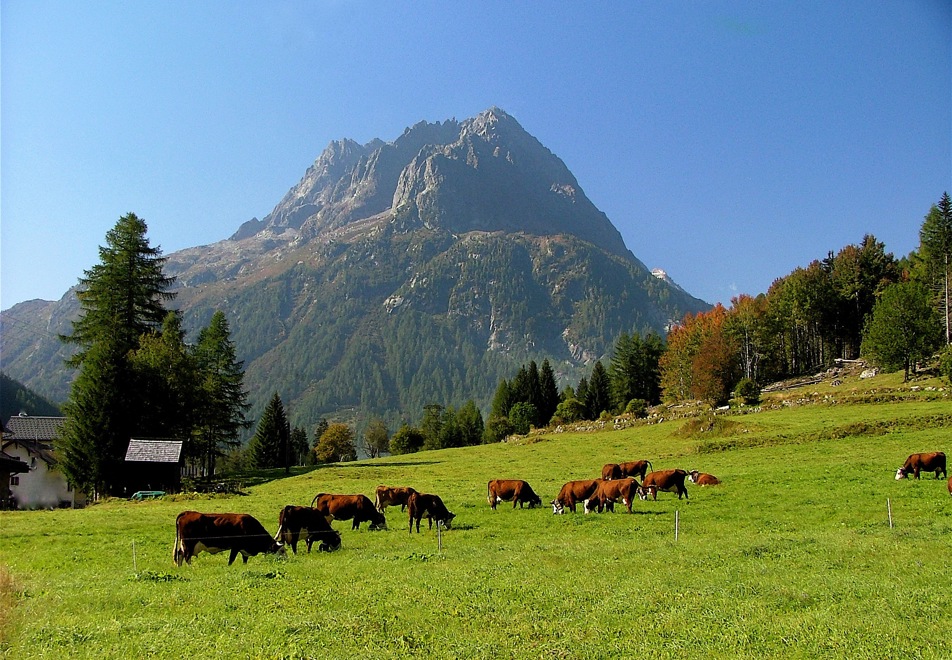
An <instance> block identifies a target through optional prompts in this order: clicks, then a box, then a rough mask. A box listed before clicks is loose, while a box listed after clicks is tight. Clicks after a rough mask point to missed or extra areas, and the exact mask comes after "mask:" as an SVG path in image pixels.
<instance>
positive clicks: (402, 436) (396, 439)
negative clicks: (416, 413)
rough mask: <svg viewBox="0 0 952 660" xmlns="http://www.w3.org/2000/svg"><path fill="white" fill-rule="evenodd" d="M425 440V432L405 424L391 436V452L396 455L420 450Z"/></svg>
mask: <svg viewBox="0 0 952 660" xmlns="http://www.w3.org/2000/svg"><path fill="white" fill-rule="evenodd" d="M423 441H424V437H423V432H422V431H420V429H418V428H416V427H413V426H410V425H409V424H404V425H403V426H401V427H400V429H399V430H398V431H397V432H396V433H394V434H393V437H392V438H390V453H391V454H393V455H394V456H396V455H398V454H412V453H414V452H418V451H420V449H422V447H423Z"/></svg>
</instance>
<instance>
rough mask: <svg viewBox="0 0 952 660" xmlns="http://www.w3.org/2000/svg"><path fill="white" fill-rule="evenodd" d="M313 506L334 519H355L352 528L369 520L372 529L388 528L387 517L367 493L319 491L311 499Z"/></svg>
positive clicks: (328, 519)
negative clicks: (375, 505) (335, 493)
mask: <svg viewBox="0 0 952 660" xmlns="http://www.w3.org/2000/svg"><path fill="white" fill-rule="evenodd" d="M311 507H312V508H315V509H317V510H318V511H320V512H321V514H323V516H324V517H325V518H327V522H330V521H332V520H353V521H354V524H353V526H352V527H351V529H360V523H362V522H365V521H367V522H369V523H370V526H369V528H368V529H370V530H371V531H374V530H378V529H387V518H386V517H385V516H384V515H383V514H382V513H380V512H379V511H377V509H376V508H375V507H374V503H373V502H371V501H370V498H369V497H367V496H366V495H334V494H331V493H318V494H317V495H315V496H314V499H313V500H311Z"/></svg>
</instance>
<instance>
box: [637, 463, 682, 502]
mask: <svg viewBox="0 0 952 660" xmlns="http://www.w3.org/2000/svg"><path fill="white" fill-rule="evenodd" d="M687 476H688V473H687V472H685V471H684V470H658V471H657V472H649V473H648V474H646V475H645V480H644V481H642V482H641V488H642V489H643V490H644V493H645V494H644V497H645V499H647V497H648V493H651V497H652V498H653V499H655V500H657V499H658V491H659V490H660V491H663V492H665V493H677V494H678V499H679V500H680V499H681V496H682V495H684V497H687V496H688V489H687V488H685V487H684V480H685V479H686V478H687Z"/></svg>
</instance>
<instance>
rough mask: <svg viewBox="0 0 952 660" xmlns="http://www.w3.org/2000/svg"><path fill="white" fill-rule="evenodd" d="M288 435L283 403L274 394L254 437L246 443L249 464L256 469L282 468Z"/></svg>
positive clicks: (288, 429) (284, 462) (289, 432)
mask: <svg viewBox="0 0 952 660" xmlns="http://www.w3.org/2000/svg"><path fill="white" fill-rule="evenodd" d="M290 435H291V429H290V427H289V425H288V420H287V416H286V414H285V412H284V403H282V401H281V397H280V396H278V393H277V392H275V393H274V395H273V396H272V397H271V400H270V401H269V402H268V405H267V407H266V408H265V409H264V413H263V414H262V415H261V420H260V421H259V422H258V428H257V429H256V430H255V434H254V437H252V438H251V442H249V443H248V454H249V456H250V458H251V464H252V465H253V466H254V467H256V468H276V467H283V466H284V465H285V464H286V462H287V460H286V459H287V457H286V453H287V451H288V444H289V442H290Z"/></svg>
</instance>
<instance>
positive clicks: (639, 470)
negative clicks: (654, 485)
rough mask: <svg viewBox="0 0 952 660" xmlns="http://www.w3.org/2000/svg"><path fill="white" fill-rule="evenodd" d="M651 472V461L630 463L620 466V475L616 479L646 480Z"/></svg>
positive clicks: (620, 464)
mask: <svg viewBox="0 0 952 660" xmlns="http://www.w3.org/2000/svg"><path fill="white" fill-rule="evenodd" d="M650 470H651V461H629V462H627V463H619V464H618V474H619V475H620V476H618V477H614V478H615V479H624V478H625V477H638V478H639V479H642V480H644V478H645V475H646V474H648V472H649V471H650Z"/></svg>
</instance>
